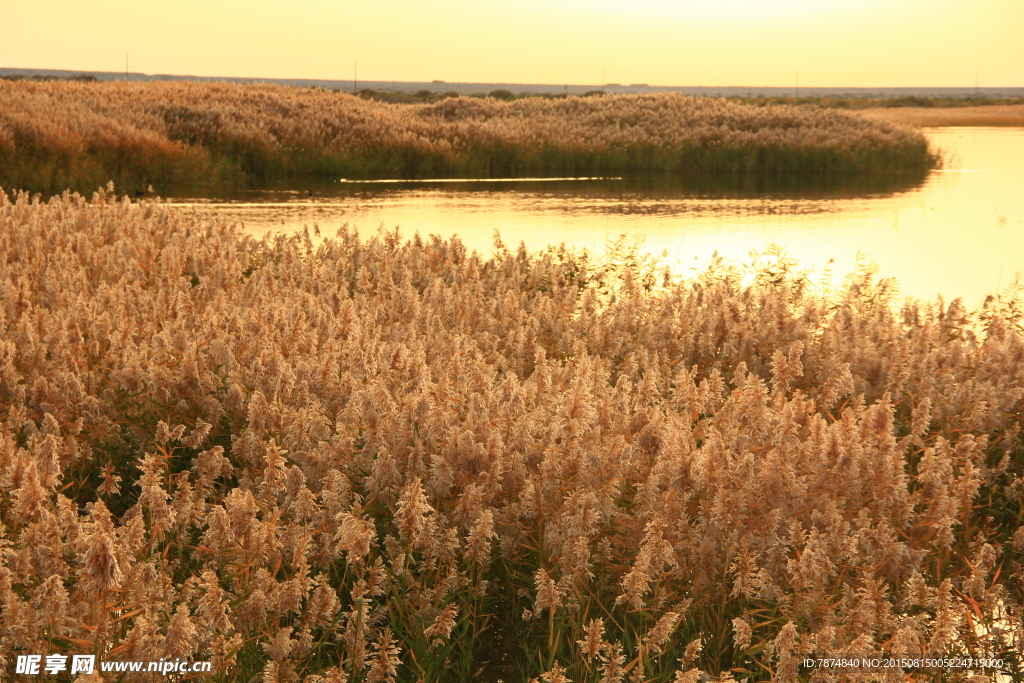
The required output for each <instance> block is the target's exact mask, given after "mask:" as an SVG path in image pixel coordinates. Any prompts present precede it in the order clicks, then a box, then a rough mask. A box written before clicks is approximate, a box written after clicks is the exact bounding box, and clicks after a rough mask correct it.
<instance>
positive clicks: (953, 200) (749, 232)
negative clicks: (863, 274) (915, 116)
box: [171, 128, 1024, 305]
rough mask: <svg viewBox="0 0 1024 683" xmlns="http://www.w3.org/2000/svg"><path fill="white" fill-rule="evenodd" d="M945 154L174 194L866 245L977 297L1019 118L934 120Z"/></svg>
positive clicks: (301, 220) (739, 252)
mask: <svg viewBox="0 0 1024 683" xmlns="http://www.w3.org/2000/svg"><path fill="white" fill-rule="evenodd" d="M925 132H926V134H927V135H928V136H929V138H930V139H931V140H932V142H933V143H934V144H935V145H936V146H937V147H938V148H939V149H941V150H942V152H943V155H944V157H945V158H946V159H947V162H946V165H945V167H944V168H943V169H941V170H940V171H937V172H934V173H932V174H931V175H929V176H928V178H927V179H926V180H925V181H924V182H923V183H922V184H920V185H919V186H916V187H915V186H913V184H911V185H910V186H909V187H899V188H896V189H891V188H875V187H866V188H863V187H862V188H852V189H851V188H817V189H807V188H792V187H789V188H767V189H765V188H745V189H742V190H736V191H733V190H729V189H723V188H722V187H720V186H715V185H714V184H712V183H709V184H707V185H706V186H699V185H700V184H698V186H697V187H693V186H692V184H691V185H690V186H685V187H681V186H679V185H678V184H676V185H673V184H672V182H671V181H665V180H664V179H662V180H653V181H643V180H641V181H635V180H628V179H571V180H570V179H561V180H552V179H536V178H531V179H519V180H518V181H502V182H490V181H488V182H479V181H476V182H474V181H469V182H467V181H462V182H458V183H451V182H443V183H442V182H429V181H428V182H421V183H415V184H413V183H407V182H389V183H382V182H379V181H378V182H360V183H353V182H345V183H335V184H327V185H318V186H310V187H309V188H302V189H292V190H263V191H260V192H250V193H246V194H245V195H242V196H237V197H235V198H234V199H230V200H224V199H217V198H214V199H201V198H198V199H197V198H182V199H174V200H171V203H172V204H175V205H180V206H194V207H195V208H196V210H198V211H203V212H206V211H210V212H216V213H219V214H222V215H224V216H226V217H227V218H229V219H230V220H238V221H241V222H242V223H243V224H244V227H245V231H246V232H247V233H250V234H254V235H258V236H260V235H263V234H264V233H266V232H268V231H272V232H278V231H281V232H286V233H293V232H295V231H301V230H302V229H303V227H304V226H308V227H309V228H310V229H312V227H313V225H314V224H316V225H318V226H319V228H320V230H321V231H322V233H323V234H324V235H328V236H331V235H333V234H334V233H335V232H336V230H337V229H338V228H339V227H340V226H341V225H342V224H346V223H347V224H348V225H349V226H350V227H354V228H356V229H358V230H359V232H360V234H362V235H364V236H370V235H373V234H375V233H376V231H377V230H378V228H384V229H387V230H393V229H394V228H395V227H398V228H399V229H400V232H401V234H402V235H403V236H404V237H406V238H410V237H412V235H413V234H414V233H417V232H418V233H419V234H420V235H423V236H426V235H429V234H437V235H441V236H442V237H445V238H448V237H451V236H453V235H458V236H459V237H460V238H461V239H462V240H463V241H464V242H465V243H466V245H467V246H468V247H469V248H470V249H475V250H477V251H479V252H480V253H482V254H484V255H490V254H491V253H492V252H493V249H494V247H493V243H494V234H495V232H498V233H500V235H501V238H502V240H503V241H504V242H505V244H507V245H509V246H510V247H515V246H518V245H519V243H520V242H523V243H525V244H526V247H527V249H529V250H530V251H537V250H540V249H543V248H544V247H545V246H546V245H549V244H559V243H565V244H567V245H571V246H574V247H577V248H585V249H587V250H589V251H590V252H592V253H597V254H600V253H601V252H602V251H603V250H604V249H605V247H606V245H608V244H609V243H611V242H614V241H615V240H616V239H617V238H618V237H619V236H620V235H625V236H626V237H627V239H629V240H632V239H642V240H643V242H642V247H641V248H642V250H643V251H644V252H646V253H650V254H654V255H658V256H662V255H664V258H665V259H666V260H667V261H668V262H669V263H670V264H671V265H672V266H673V269H674V270H676V271H677V272H684V273H685V272H690V271H691V269H697V270H700V269H702V268H703V267H704V266H705V265H706V264H707V263H708V262H709V260H710V259H711V257H712V254H713V253H715V252H717V253H718V254H720V255H722V256H724V257H726V258H727V259H729V260H731V261H734V262H737V263H742V262H746V261H749V252H750V251H751V250H757V251H763V250H764V249H765V248H766V246H767V245H769V244H776V245H779V246H781V247H783V248H784V249H785V251H786V253H787V254H788V255H789V256H791V257H793V258H795V259H797V260H798V261H799V264H800V267H801V268H809V269H812V271H814V272H816V273H820V272H821V271H822V269H823V268H824V267H825V266H826V264H828V263H829V261H830V260H831V261H833V262H834V263H833V264H832V265H831V266H830V269H831V271H832V272H833V273H839V274H845V273H848V272H850V271H852V270H853V269H854V268H855V267H856V264H857V257H858V254H862V255H863V257H864V258H866V259H868V260H870V261H872V262H874V263H876V264H878V266H879V269H880V274H881V275H882V276H885V277H895V278H896V279H897V280H898V282H899V287H900V290H901V291H902V292H903V293H905V294H907V295H911V296H915V297H918V298H925V299H931V298H933V297H935V296H936V295H937V294H941V295H942V296H943V297H945V298H946V300H947V301H948V300H950V299H952V298H954V297H963V298H964V300H965V303H967V304H968V305H975V304H977V303H979V302H980V300H981V299H982V298H983V297H984V296H985V295H986V294H988V293H991V292H994V291H995V290H996V288H997V287H1005V286H1006V285H1007V284H1008V283H1009V282H1011V281H1012V280H1013V277H1014V274H1015V273H1018V272H1021V271H1024V192H1022V191H1021V188H1024V129H1007V128H999V129H991V128H988V129H986V128H946V129H931V130H926V131H925Z"/></svg>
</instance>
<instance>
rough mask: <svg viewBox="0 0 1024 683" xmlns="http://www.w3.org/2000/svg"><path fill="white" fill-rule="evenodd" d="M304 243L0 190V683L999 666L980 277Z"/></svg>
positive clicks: (852, 673) (992, 403) (1010, 506)
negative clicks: (56, 657)
mask: <svg viewBox="0 0 1024 683" xmlns="http://www.w3.org/2000/svg"><path fill="white" fill-rule="evenodd" d="M75 87H77V86H75ZM188 87H191V86H179V85H174V86H163V85H161V86H160V87H158V88H153V89H152V90H149V89H141V88H134V86H118V87H114V88H111V89H110V91H109V92H110V93H115V94H120V95H124V96H127V95H128V94H130V93H133V92H134V93H136V94H138V93H143V92H156V93H160V101H164V100H165V99H167V98H169V95H170V94H172V93H176V92H185V91H186V90H187V88H188ZM147 88H148V86H147ZM10 92H11V91H5V97H7V96H9V95H10ZM25 92H28V91H25ZM38 92H46V91H45V90H39V91H38ZM52 92H54V93H57V94H59V93H60V92H62V90H60V89H57V90H54V91H52ZM209 92H211V93H222V94H224V96H225V97H229V96H230V97H235V96H238V95H239V94H241V93H247V94H249V95H253V96H256V95H261V94H267V96H268V98H269V97H270V96H271V95H277V94H280V93H279V91H278V90H275V89H264V88H250V89H232V88H221V87H219V86H218V87H211V88H210V89H209ZM291 95H293V96H294V97H295V98H296V99H295V100H294V102H295V103H296V106H297V105H298V103H300V102H303V101H305V98H307V97H308V98H313V99H315V98H320V97H332V98H334V100H332V101H335V102H337V103H338V106H339V108H341V110H344V111H357V109H355V108H356V107H358V106H362V105H358V103H356V102H355V101H354V100H351V99H350V98H341V97H338V96H334V95H326V94H312V93H310V94H307V93H298V92H295V93H291ZM81 99H82V98H81V93H76V101H80V100H81ZM138 99H139V102H138V103H137V110H136V111H137V112H139V113H138V114H137V116H138V119H137V120H142V119H143V118H144V117H145V116H146V115H145V114H143V113H142V112H145V111H147V109H146V108H147V107H148V106H150V105H149V104H147V103H146V101H145V99H144V98H143V97H142V96H141V95H140V97H139V98H138ZM273 101H274V100H272V99H268V100H267V102H266V103H265V106H266V107H267V108H268V109H269V108H272V104H271V103H272V102H273ZM650 101H651V102H654V103H660V104H663V105H665V106H666V107H667V106H669V105H672V106H675V104H676V101H675V100H672V99H669V98H664V99H662V98H654V99H652V100H650ZM606 102H612V103H614V102H616V100H614V99H606V100H602V101H600V102H598V103H597V104H595V105H594V106H596V107H598V109H597V110H595V111H599V110H600V107H602V106H604V103H606ZM683 104H685V105H686V106H690V103H686V102H683V103H681V104H680V105H679V106H682V105H683ZM54 106H55V107H57V108H58V110H62V109H60V107H63V106H64V105H60V104H56V103H55V105H54ZM96 106H99V105H98V104H97V105H96ZM107 106H111V107H113V106H117V107H129V106H131V101H130V100H128V99H121V100H119V99H116V98H110V99H109V100H108V105H107ZM211 106H212V105H211ZM452 106H455V107H463V106H469V105H468V104H466V103H461V102H455V103H454V104H453V105H452ZM473 106H480V107H485V108H493V110H495V111H499V110H500V111H506V112H507V111H514V110H504V109H500V107H501V106H503V105H498V104H496V103H488V102H483V103H474V105H473ZM566 106H569V105H566ZM580 106H582V104H581V105H580ZM588 106H589V105H588ZM694 106H697V107H711V106H712V105H711V104H710V103H706V102H700V101H698V102H696V103H694ZM374 111H377V110H374ZM417 111H431V110H430V109H429V108H425V109H422V110H417ZM433 111H443V109H441V110H439V109H434V110H433ZM722 111H728V110H724V109H723V110H722ZM410 115H412V114H410ZM417 115H418V114H417ZM780 115H781V114H780ZM97 116H98V115H97ZM808 116H810V114H808ZM821 116H826V115H825V114H821ZM827 116H830V115H827ZM125 125H126V126H127V125H128V124H125ZM226 125H227V124H226ZM230 125H232V126H239V127H240V128H239V129H243V128H244V127H243V124H242V123H241V122H237V121H236V122H233V123H231V124H230ZM314 129H316V128H315V126H314ZM542 129H543V128H542ZM8 130H9V129H8ZM125 130H127V128H126V129H125ZM133 130H141V129H133ZM147 130H149V129H147ZM865 130H872V131H884V130H892V131H898V130H899V129H887V128H883V127H878V128H870V129H867V128H866V129H865ZM296 131H298V129H296ZM68 134H69V135H71V134H70V133H68ZM297 134H298V132H296V135H297ZM615 134H616V133H610V135H615ZM893 134H894V135H896V134H897V133H893ZM140 135H141V133H140ZM154 135H156V134H155V133H154ZM898 135H905V133H903V132H899V133H898ZM113 139H122V138H121V137H118V136H117V135H115V136H114V137H113ZM138 139H139V140H143V139H144V140H153V141H154V144H156V142H155V141H156V140H158V139H163V138H158V137H152V138H147V137H140V138H138ZM161 144H164V143H161ZM166 144H167V145H168V147H167V149H168V150H174V149H186V148H184V147H176V146H175V144H176V143H171V142H167V143H166ZM315 233H316V231H314V235H310V234H309V233H306V234H302V235H298V236H295V237H290V238H286V237H282V236H278V237H267V238H264V239H263V240H255V239H253V238H250V237H244V236H242V235H241V233H240V229H239V228H238V227H236V226H233V225H229V224H227V223H225V222H222V221H216V220H210V219H207V218H203V217H201V216H199V215H198V214H196V213H190V212H186V211H176V210H173V209H171V208H169V207H167V206H165V205H163V204H162V203H161V202H160V201H159V200H145V201H142V202H141V203H140V202H132V201H130V200H129V199H128V198H127V197H118V196H116V195H115V194H113V190H112V188H111V189H109V190H106V191H100V192H97V193H95V194H94V195H93V196H92V198H91V199H86V198H83V197H81V196H79V195H75V194H71V193H68V192H65V193H64V194H63V195H60V196H55V197H53V198H51V199H50V200H49V201H47V202H41V201H39V200H38V199H34V200H33V199H31V198H30V197H29V195H28V194H27V193H19V194H17V195H16V196H10V197H8V196H7V195H5V194H3V193H0V288H2V292H3V293H2V296H0V302H2V306H3V307H2V309H0V329H2V330H3V334H2V336H0V679H3V680H12V679H15V680H18V678H17V677H16V676H15V675H14V673H13V667H14V662H15V661H16V658H17V657H18V656H19V655H24V654H26V653H36V654H40V655H47V654H50V653H62V654H72V653H85V654H94V655H97V657H98V658H99V659H100V660H101V661H108V660H150V661H156V660H160V659H163V660H166V661H171V660H173V661H178V660H188V661H198V660H205V661H211V662H212V671H211V673H210V674H203V675H202V676H200V675H198V674H197V675H192V674H189V675H184V674H175V675H172V676H171V677H170V678H167V677H163V676H160V675H159V674H155V673H148V674H147V673H142V674H124V675H122V676H120V677H118V675H116V674H111V673H104V674H101V675H98V676H96V677H93V678H88V679H86V678H80V679H79V680H82V681H85V680H89V681H95V680H101V679H102V680H125V681H129V680H130V681H149V680H152V681H156V680H199V679H201V678H202V679H203V680H210V679H209V678H208V677H209V676H210V675H212V677H213V678H212V680H216V681H232V682H239V683H242V682H246V683H248V682H250V681H262V682H263V683H277V682H292V681H301V682H302V683H341V682H343V681H348V682H350V683H382V682H387V683H391V682H392V681H403V682H408V683H416V682H418V681H422V682H423V683H433V682H436V681H453V682H454V681H467V680H479V681H483V682H486V683H496V682H497V681H499V680H500V681H505V682H506V683H519V682H522V683H528V682H532V681H538V682H540V681H543V682H546V683H566V682H567V681H573V682H575V683H625V682H629V683H641V682H646V681H652V682H654V681H656V682H666V683H698V682H706V681H709V680H715V681H729V680H737V681H778V682H780V683H791V682H794V681H822V682H825V681H829V682H831V681H886V682H888V681H892V682H893V683H895V682H897V681H899V682H901V683H902V682H905V681H913V682H924V681H968V680H969V681H971V682H972V683H981V682H982V681H995V680H1011V678H1010V677H1011V676H1012V677H1013V678H1012V680H1020V676H1022V675H1024V668H1022V666H1024V664H1022V662H1021V659H1020V652H1021V651H1022V649H1024V628H1022V617H1024V613H1022V604H1024V591H1022V588H1024V584H1022V577H1024V573H1022V570H1024V567H1022V563H1021V557H1022V556H1021V551H1022V550H1024V531H1022V530H1021V526H1020V523H1021V498H1022V496H1024V478H1022V477H1024V444H1022V441H1021V432H1020V430H1021V417H1022V407H1024V327H1022V321H1024V308H1022V306H1024V304H1022V302H1021V301H1020V299H1018V298H1016V297H1015V296H1014V293H1013V292H1012V291H1010V292H1007V293H1006V294H1005V295H1000V296H993V297H991V298H990V299H989V300H988V301H986V302H985V304H984V305H983V306H982V307H981V308H980V309H978V310H967V309H966V308H965V307H964V305H963V304H962V303H961V302H960V301H959V300H956V301H952V302H942V301H937V302H932V303H927V302H913V301H911V302H908V303H905V304H903V305H902V306H898V305H896V303H895V300H894V298H893V297H894V290H893V288H892V283H891V282H889V281H886V280H880V279H878V278H877V277H876V276H875V275H874V274H873V272H872V271H871V270H870V269H863V270H861V271H859V272H857V273H854V274H852V275H851V276H850V277H849V278H847V279H846V280H845V281H844V282H843V283H842V284H838V285H836V286H835V287H833V288H831V289H829V288H822V287H820V286H818V285H816V284H815V283H812V282H810V281H808V280H807V279H806V277H804V276H802V275H801V274H800V273H799V272H797V271H796V270H795V269H794V268H793V266H792V264H791V263H790V262H789V261H787V260H786V259H784V258H775V259H772V258H766V259H761V260H759V261H758V262H756V263H755V264H754V265H752V266H750V267H749V268H747V269H745V270H744V269H739V268H735V267H729V266H726V265H725V264H722V263H718V264H716V265H714V266H712V267H711V268H709V269H708V270H707V271H705V272H704V273H702V274H701V275H699V276H695V277H693V278H690V279H686V280H679V279H675V278H673V277H671V276H670V275H668V274H667V273H666V272H662V271H661V270H659V268H658V267H657V264H654V263H651V262H649V261H646V260H644V259H642V258H640V257H638V256H637V255H636V254H635V253H634V252H632V251H629V250H619V251H617V252H616V251H614V250H613V251H612V253H611V255H610V256H608V257H607V258H602V259H593V258H591V257H588V256H587V255H586V254H585V253H576V252H572V251H568V250H566V249H564V248H549V249H548V250H546V251H544V252H542V253H538V254H529V253H527V252H526V250H525V249H524V248H520V249H519V250H509V249H507V248H506V247H505V246H504V245H502V244H501V243H500V241H499V240H497V239H496V244H495V249H494V254H493V256H492V257H490V258H484V257H482V256H480V255H478V254H476V253H468V252H467V250H466V248H465V247H464V246H463V245H462V244H461V243H460V242H458V241H457V240H455V239H452V240H450V241H443V240H441V239H439V238H428V239H421V238H420V237H418V236H416V237H414V238H412V239H410V240H407V241H406V240H403V239H401V237H400V236H399V235H398V234H397V233H390V232H380V233H378V234H376V235H372V236H369V237H365V236H359V235H357V234H355V233H354V232H352V231H350V230H348V229H347V228H342V229H341V230H339V231H338V233H337V236H336V237H334V238H331V239H326V240H322V241H321V240H319V239H317V238H316V235H315ZM852 656H857V657H865V656H874V657H880V658H881V657H887V656H900V657H918V658H922V657H947V658H954V657H963V658H969V659H972V660H975V661H977V660H982V659H984V660H989V659H991V660H1001V664H1000V666H1001V667H1002V670H1003V673H1004V676H1005V677H1004V678H1002V679H997V678H996V676H995V674H996V672H995V671H994V670H993V669H982V668H981V667H980V665H977V664H975V665H972V666H968V667H965V668H957V667H956V666H952V665H950V666H945V667H941V666H940V667H939V668H920V667H914V666H907V667H905V668H903V669H900V668H887V669H884V670H865V669H856V670H849V669H848V670H845V671H842V672H839V671H836V670H827V669H823V668H816V667H807V666H804V665H803V662H804V660H805V659H807V658H819V657H852ZM29 678H31V677H27V678H26V679H25V680H28V679H29ZM37 678H38V677H37ZM37 678H36V679H37ZM36 679H33V680H36ZM49 680H62V679H60V678H59V677H51V678H50V679H49Z"/></svg>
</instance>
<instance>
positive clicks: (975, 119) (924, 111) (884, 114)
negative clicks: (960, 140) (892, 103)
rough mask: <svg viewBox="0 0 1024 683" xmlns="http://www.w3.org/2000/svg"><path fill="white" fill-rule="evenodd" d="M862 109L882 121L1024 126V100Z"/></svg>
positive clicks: (929, 126)
mask: <svg viewBox="0 0 1024 683" xmlns="http://www.w3.org/2000/svg"><path fill="white" fill-rule="evenodd" d="M859 113H860V114H862V115H864V116H867V117H870V118H872V119H876V120H880V121H890V122H892V123H901V124H906V125H911V126H921V127H928V128H937V127H941V126H1014V127H1024V104H1004V105H978V106H974V107H941V106H938V107H893V108H869V109H861V110H859Z"/></svg>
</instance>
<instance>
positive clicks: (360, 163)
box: [0, 81, 935, 192]
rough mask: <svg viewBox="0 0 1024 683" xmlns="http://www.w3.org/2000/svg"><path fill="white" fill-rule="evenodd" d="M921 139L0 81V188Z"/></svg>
mask: <svg viewBox="0 0 1024 683" xmlns="http://www.w3.org/2000/svg"><path fill="white" fill-rule="evenodd" d="M934 163H935V158H934V157H933V156H932V155H931V154H930V153H929V150H928V145H927V142H926V140H925V139H924V137H923V136H921V135H920V134H919V133H917V132H916V131H914V130H912V129H910V128H908V127H902V126H898V125H893V124H889V123H883V122H876V121H869V120H866V119H864V118H862V117H857V116H855V115H851V114H849V113H847V112H842V111H838V110H827V109H821V108H817V107H793V106H785V105H779V106H768V107H753V106H747V105H742V104H737V103H731V102H726V101H723V100H714V99H709V98H695V97H684V96H680V95H669V94H661V95H619V96H606V97H590V98H581V97H571V98H566V99H560V100H548V99H541V98H529V99H523V100H517V101H514V102H503V101H500V100H496V99H492V98H488V99H474V98H468V97H462V98H453V99H446V100H443V101H440V102H437V103H433V104H422V105H398V104H387V103H383V102H376V101H372V100H364V99H361V98H358V97H355V96H352V95H348V94H344V93H333V92H326V91H323V90H316V89H299V88H287V87H280V86H267V85H229V84H211V83H186V82H174V83H159V82H150V83H89V84H83V83H73V82H57V81H53V82H40V83H36V82H28V81H18V82H11V81H0V184H3V185H5V186H6V187H8V188H12V187H20V188H23V189H28V190H31V191H42V192H59V191H61V190H63V189H64V188H66V187H73V188H78V189H85V188H93V187H97V186H98V185H100V184H105V183H106V182H107V181H108V180H111V179H113V180H114V181H115V182H118V183H119V184H120V185H121V186H127V187H132V188H145V187H146V186H147V185H148V184H151V183H152V184H156V185H157V186H158V188H159V186H161V185H166V184H173V183H202V182H211V181H215V180H221V181H231V182H236V183H242V182H252V181H260V180H266V179H271V178H280V177H311V176H318V177H329V178H339V177H347V178H374V177H377V178H379V177H391V178H422V177H438V176H462V177H513V176H530V175H554V176H566V175H571V176H579V175H585V176H591V175H602V174H605V175H607V174H615V175H618V174H623V173H629V174H651V173H676V174H695V173H728V174H741V175H754V176H758V175H760V176H771V175H778V174H788V175H799V176H828V175H836V174H850V173H859V174H867V173H888V172H917V173H920V172H921V171H923V170H927V169H929V168H931V167H932V166H933V165H934Z"/></svg>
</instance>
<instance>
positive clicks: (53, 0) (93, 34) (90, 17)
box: [0, 0, 1024, 87]
mask: <svg viewBox="0 0 1024 683" xmlns="http://www.w3.org/2000/svg"><path fill="white" fill-rule="evenodd" d="M0 16H2V23H0V67H22V68H52V69H71V70H83V71H84V70H92V71H123V70H124V67H125V53H126V52H127V53H128V54H129V66H130V68H131V70H132V71H140V72H144V73H173V74H193V75H202V76H241V77H267V78H320V79H351V78H352V75H353V67H354V62H355V61H356V60H358V75H359V80H361V81H366V80H384V81H387V80H410V81H411V80H415V81H430V80H434V79H440V80H446V81H452V82H455V81H477V82H494V83H553V84H561V83H577V84H600V83H601V79H602V69H604V74H605V79H606V81H607V82H609V83H622V84H628V83H648V84H651V85H710V86H724V85H750V86H786V87H788V86H793V85H794V84H795V83H796V81H797V79H799V85H800V86H801V87H812V86H836V87H872V86H874V87H886V86H963V87H967V86H970V87H973V86H974V85H975V82H976V79H977V82H978V83H979V84H980V85H981V86H982V87H985V86H1018V87H1020V86H1024V39H1022V37H1021V36H1022V35H1024V0H674V1H672V2H667V1H660V0H631V1H621V0H520V1H518V2H514V1H511V0H503V1H502V2H492V1H489V0H487V1H485V0H363V1H362V2H349V1H341V0H333V1H332V0H290V1H288V2H281V1H280V0H246V1H245V2H235V1H227V0H174V1H170V0H4V1H3V7H2V10H0ZM798 72H799V76H798V75H797V74H798Z"/></svg>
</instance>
